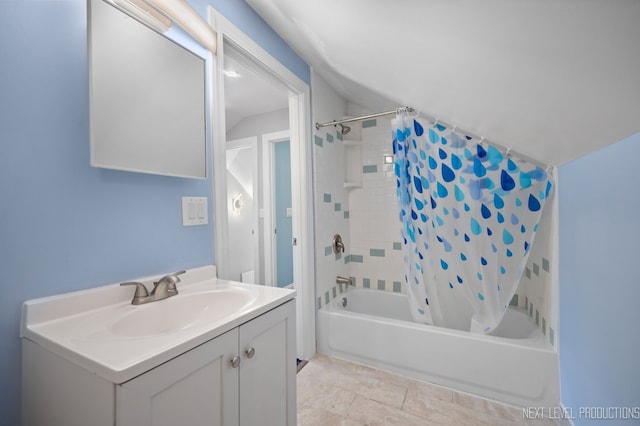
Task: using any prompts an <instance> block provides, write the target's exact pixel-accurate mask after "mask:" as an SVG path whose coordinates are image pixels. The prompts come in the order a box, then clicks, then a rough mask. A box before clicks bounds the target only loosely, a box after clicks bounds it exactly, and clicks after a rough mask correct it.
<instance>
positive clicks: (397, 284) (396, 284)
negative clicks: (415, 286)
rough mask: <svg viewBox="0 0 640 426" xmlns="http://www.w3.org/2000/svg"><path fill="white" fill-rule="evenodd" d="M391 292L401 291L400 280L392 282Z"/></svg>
mask: <svg viewBox="0 0 640 426" xmlns="http://www.w3.org/2000/svg"><path fill="white" fill-rule="evenodd" d="M393 292H394V293H400V292H402V283H400V281H394V282H393Z"/></svg>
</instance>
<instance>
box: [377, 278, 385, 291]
mask: <svg viewBox="0 0 640 426" xmlns="http://www.w3.org/2000/svg"><path fill="white" fill-rule="evenodd" d="M384 287H385V283H384V280H378V290H384Z"/></svg>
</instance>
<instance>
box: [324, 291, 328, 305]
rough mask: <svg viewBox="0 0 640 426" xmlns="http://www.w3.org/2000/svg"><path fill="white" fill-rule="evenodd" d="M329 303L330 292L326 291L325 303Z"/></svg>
mask: <svg viewBox="0 0 640 426" xmlns="http://www.w3.org/2000/svg"><path fill="white" fill-rule="evenodd" d="M327 303H329V292H328V291H325V292H324V304H325V305H326V304H327Z"/></svg>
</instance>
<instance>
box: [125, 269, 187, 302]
mask: <svg viewBox="0 0 640 426" xmlns="http://www.w3.org/2000/svg"><path fill="white" fill-rule="evenodd" d="M185 272H187V271H178V272H174V273H173V274H169V275H165V276H164V277H162V278H160V279H159V280H158V281H156V282H154V283H153V290H151V293H149V291H148V290H147V287H145V285H144V284H142V283H139V282H135V281H129V282H126V283H121V284H120V285H121V286H127V285H132V286H136V291H135V293H133V299H132V300H131V304H132V305H144V304H145V303H150V302H155V301H158V300H162V299H166V298H168V297H171V296H175V295H176V294H178V288H177V287H176V283H179V282H180V278H178V275H181V274H184V273H185Z"/></svg>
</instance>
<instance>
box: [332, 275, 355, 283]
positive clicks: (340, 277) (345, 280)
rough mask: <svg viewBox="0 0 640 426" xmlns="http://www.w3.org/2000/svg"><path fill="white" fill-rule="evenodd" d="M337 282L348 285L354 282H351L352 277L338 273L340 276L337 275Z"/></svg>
mask: <svg viewBox="0 0 640 426" xmlns="http://www.w3.org/2000/svg"><path fill="white" fill-rule="evenodd" d="M336 284H346V285H349V284H353V283H352V282H351V278H346V277H342V276H340V275H338V276H337V277H336Z"/></svg>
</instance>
